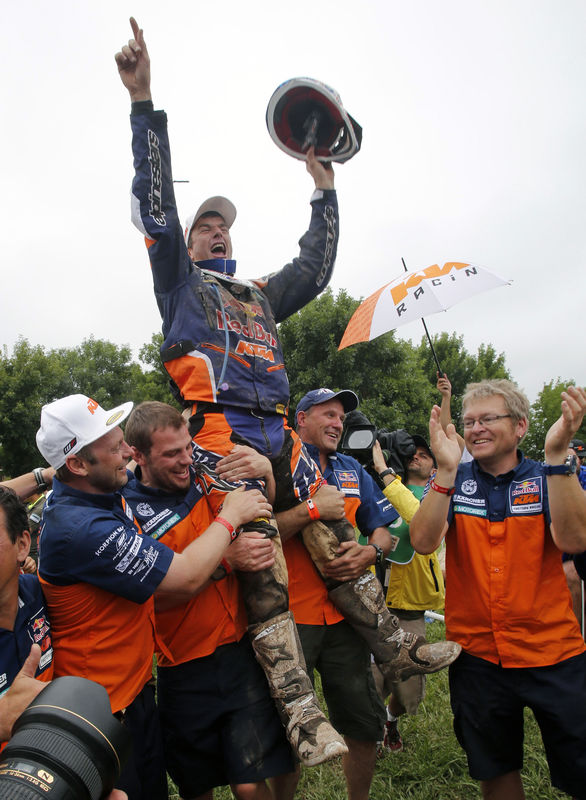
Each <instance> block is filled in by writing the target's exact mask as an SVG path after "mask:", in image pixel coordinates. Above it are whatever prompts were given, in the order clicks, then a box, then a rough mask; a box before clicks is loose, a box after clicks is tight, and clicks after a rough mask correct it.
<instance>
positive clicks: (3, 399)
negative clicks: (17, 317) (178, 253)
mask: <svg viewBox="0 0 586 800" xmlns="http://www.w3.org/2000/svg"><path fill="white" fill-rule="evenodd" d="M143 351H144V352H143ZM155 353H156V356H155ZM155 357H156V361H155ZM141 358H143V362H144V363H145V364H147V365H151V364H152V365H154V364H156V368H155V369H151V370H147V371H146V372H145V371H143V369H142V368H141V366H140V364H138V363H136V362H135V361H133V359H132V352H131V350H130V348H129V347H128V346H127V345H116V344H113V343H112V342H108V341H105V340H103V339H94V338H93V337H90V338H89V339H85V340H84V341H83V342H82V343H81V344H80V345H78V346H77V347H71V348H65V347H64V348H59V349H55V350H49V351H45V349H44V348H43V347H42V346H40V345H35V346H33V345H30V344H29V342H28V341H27V340H26V339H19V340H18V341H17V343H16V344H15V346H14V348H13V352H12V354H11V355H9V354H8V352H7V349H6V348H4V350H3V351H2V353H1V354H0V385H1V386H2V392H1V394H0V447H1V451H0V455H1V462H0V465H1V466H2V469H3V470H4V472H5V473H6V474H7V475H9V476H12V475H19V474H21V473H22V472H26V471H28V470H30V469H32V468H33V467H35V466H37V465H38V464H39V463H41V462H42V459H41V456H40V454H39V452H38V451H37V447H36V432H37V429H38V427H39V421H40V416H41V408H42V406H43V405H45V404H46V403H49V402H51V401H52V400H55V399H57V398H59V397H65V396H66V395H68V394H76V393H80V394H86V395H88V396H90V397H93V398H94V400H97V401H98V403H100V405H102V406H104V407H105V408H112V407H113V406H115V405H118V404H119V403H123V402H126V401H128V400H132V401H134V402H135V403H139V402H142V401H143V400H147V399H153V400H162V401H163V402H173V401H172V396H171V393H170V391H169V388H168V384H167V380H166V378H165V379H163V376H162V373H161V370H160V369H159V367H158V364H159V363H160V359H159V357H158V340H157V334H155V335H154V336H153V339H152V341H151V344H150V345H145V348H143V349H142V350H141Z"/></svg>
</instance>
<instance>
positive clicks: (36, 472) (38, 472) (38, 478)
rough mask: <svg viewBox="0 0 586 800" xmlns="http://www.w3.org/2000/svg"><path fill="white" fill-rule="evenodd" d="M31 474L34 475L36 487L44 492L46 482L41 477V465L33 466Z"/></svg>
mask: <svg viewBox="0 0 586 800" xmlns="http://www.w3.org/2000/svg"><path fill="white" fill-rule="evenodd" d="M33 475H34V477H35V482H36V484H37V489H38V490H39V491H40V492H44V491H45V489H47V488H48V487H47V484H46V483H45V479H44V478H43V468H42V467H35V468H34V469H33Z"/></svg>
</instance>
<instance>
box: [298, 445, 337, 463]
mask: <svg viewBox="0 0 586 800" xmlns="http://www.w3.org/2000/svg"><path fill="white" fill-rule="evenodd" d="M303 444H304V446H305V448H306V450H307V452H308V453H309V455H310V456H311V457H312V458H313V460H314V461H315V463H316V464H317V465H318V467H319V465H320V460H319V448H318V447H317V445H315V444H309V443H308V442H303ZM326 458H327V460H328V464H331V462H333V461H337V460H338V453H337V452H335V453H327V454H326Z"/></svg>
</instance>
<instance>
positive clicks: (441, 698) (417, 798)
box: [169, 622, 567, 800]
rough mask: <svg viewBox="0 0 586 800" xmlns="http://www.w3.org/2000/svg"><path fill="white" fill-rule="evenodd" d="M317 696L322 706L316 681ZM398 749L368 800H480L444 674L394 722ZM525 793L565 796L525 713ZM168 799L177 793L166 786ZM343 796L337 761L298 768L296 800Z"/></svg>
mask: <svg viewBox="0 0 586 800" xmlns="http://www.w3.org/2000/svg"><path fill="white" fill-rule="evenodd" d="M443 636H444V626H443V625H442V624H441V623H439V622H434V623H433V624H431V625H428V626H427V638H428V639H429V640H430V641H436V640H438V639H441V638H443ZM316 686H317V691H318V696H319V697H320V700H321V701H322V704H323V698H322V695H321V688H320V686H319V681H317V682H316ZM399 729H400V731H401V736H402V737H403V743H404V750H403V751H402V752H401V753H388V754H387V755H384V756H383V757H382V758H380V759H379V760H378V761H377V765H376V770H375V775H374V780H373V782H372V786H371V790H370V799H371V800H473V799H474V798H478V797H480V791H479V788H478V783H477V782H476V781H474V780H472V779H471V778H470V777H469V775H468V770H467V767H466V758H465V756H464V753H463V751H462V750H461V748H460V746H459V744H458V742H457V741H456V737H455V736H454V732H453V729H452V713H451V710H450V702H449V692H448V676H447V671H446V670H444V671H443V672H440V673H438V674H436V675H430V676H429V677H428V679H427V694H426V698H425V700H424V702H423V703H422V704H421V706H420V708H419V713H418V714H417V716H415V717H408V716H404V717H402V718H401V720H400V722H399ZM523 783H524V786H525V794H526V796H527V798H530V800H561V799H562V798H567V795H565V794H562V793H561V792H558V791H557V790H555V789H552V788H551V785H550V782H549V772H548V769H547V763H546V760H545V754H544V750H543V745H542V743H541V737H540V735H539V729H538V727H537V724H536V723H535V720H534V718H533V715H532V713H531V712H530V711H526V714H525V755H524V768H523ZM169 788H170V792H169V797H170V798H171V800H178V798H179V794H178V793H177V790H176V789H175V788H174V786H173V784H172V783H169ZM345 796H346V789H345V784H344V776H343V773H342V768H341V765H340V763H339V761H334V762H330V763H328V764H323V765H321V766H319V767H312V768H311V769H303V770H302V774H301V780H300V782H299V786H298V788H297V793H296V795H295V798H296V800H340V798H344V797H345ZM214 797H215V800H230V799H231V798H232V793H231V792H230V790H229V789H228V788H226V787H222V788H219V789H216V791H215V794H214Z"/></svg>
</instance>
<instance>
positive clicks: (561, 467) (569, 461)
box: [543, 455, 578, 475]
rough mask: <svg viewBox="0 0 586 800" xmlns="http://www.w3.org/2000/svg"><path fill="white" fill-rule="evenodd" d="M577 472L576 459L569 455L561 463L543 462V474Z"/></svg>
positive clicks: (573, 473) (571, 473)
mask: <svg viewBox="0 0 586 800" xmlns="http://www.w3.org/2000/svg"><path fill="white" fill-rule="evenodd" d="M576 472H578V459H577V458H576V456H573V455H569V456H567V458H566V460H565V461H564V463H563V464H544V465H543V473H544V475H575V474H576Z"/></svg>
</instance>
